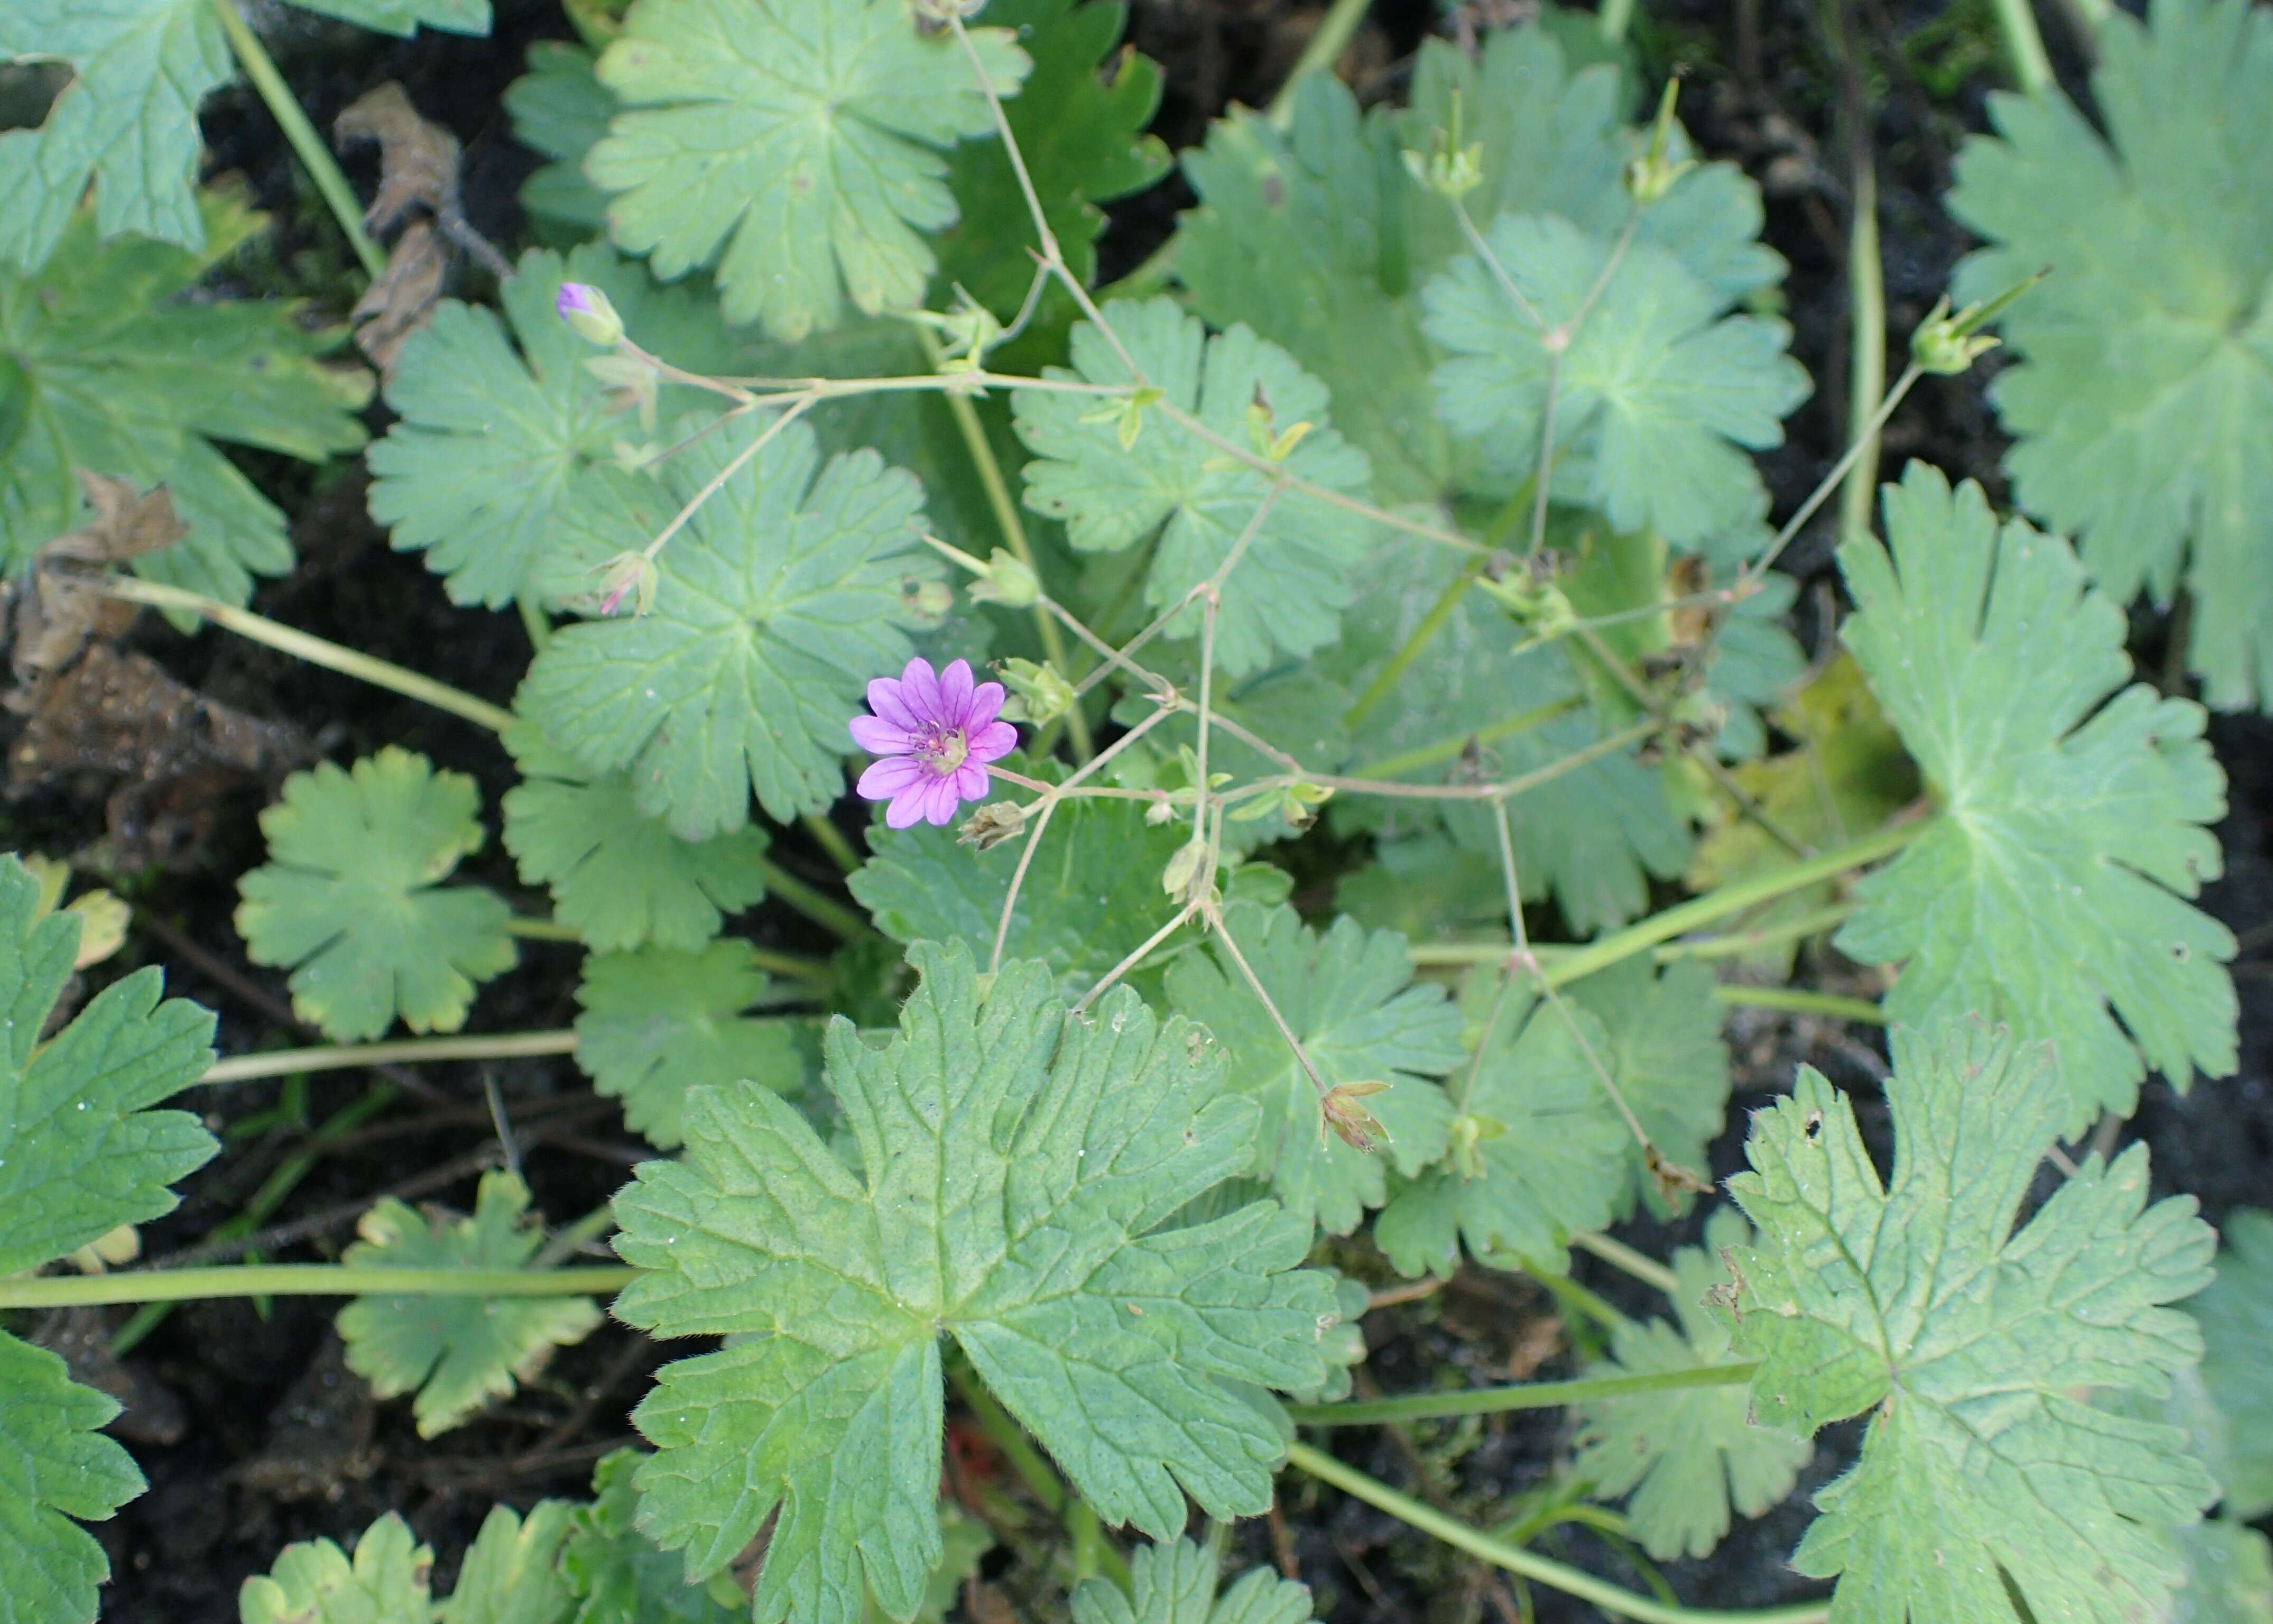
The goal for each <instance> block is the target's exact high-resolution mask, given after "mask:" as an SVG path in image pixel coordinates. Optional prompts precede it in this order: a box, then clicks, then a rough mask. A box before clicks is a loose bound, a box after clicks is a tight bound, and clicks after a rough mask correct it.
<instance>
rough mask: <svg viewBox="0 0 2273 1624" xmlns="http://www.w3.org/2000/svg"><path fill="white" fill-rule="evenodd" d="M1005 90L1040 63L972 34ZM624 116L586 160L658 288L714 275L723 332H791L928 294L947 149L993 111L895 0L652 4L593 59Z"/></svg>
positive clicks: (989, 76)
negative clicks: (742, 324)
mask: <svg viewBox="0 0 2273 1624" xmlns="http://www.w3.org/2000/svg"><path fill="white" fill-rule="evenodd" d="M970 34H971V43H972V45H973V46H974V47H975V48H976V49H977V52H978V55H979V66H980V67H981V69H983V71H985V73H986V82H987V83H988V84H991V85H992V86H994V90H995V92H996V94H998V95H1002V96H1010V95H1015V94H1017V89H1018V86H1019V83H1020V81H1022V80H1023V79H1024V78H1025V76H1026V72H1027V70H1028V68H1029V66H1030V65H1031V64H1030V63H1029V61H1028V59H1027V56H1026V54H1025V53H1024V51H1022V50H1020V49H1018V47H1017V46H1016V45H1015V44H1014V43H1012V42H1011V36H1010V35H1009V33H1008V32H1006V31H1005V30H1002V29H1000V28H993V27H986V28H972V29H971V31H970ZM599 79H600V82H601V83H602V84H603V85H604V86H607V87H608V88H609V89H610V90H611V91H613V92H614V93H615V94H616V95H617V97H618V98H619V100H620V101H621V102H623V104H624V106H625V108H626V109H627V110H626V111H624V112H621V113H619V114H618V115H617V116H616V117H615V120H614V122H613V123H612V124H611V126H610V130H609V133H608V135H607V137H606V139H604V140H602V141H601V142H600V143H599V144H598V145H597V146H596V147H593V148H592V150H591V153H590V154H589V156H588V157H587V158H586V159H585V161H584V172H585V173H586V174H587V175H589V176H590V177H592V179H593V180H594V181H595V182H596V183H597V184H599V185H600V187H601V188H602V189H603V190H604V191H606V192H612V193H615V194H617V195H616V196H614V197H613V198H612V199H611V201H610V202H609V205H608V224H609V229H610V231H611V234H612V235H613V236H614V237H615V240H616V241H617V242H618V243H619V244H621V245H622V246H623V247H625V248H626V249H628V250H629V251H631V252H634V253H642V254H647V255H649V256H650V258H651V259H652V261H653V264H654V266H655V271H656V275H658V276H660V277H663V278H664V279H665V280H666V281H668V280H671V279H673V278H676V277H679V276H680V275H683V274H686V272H687V271H689V270H692V269H694V267H697V266H703V265H715V267H716V274H717V278H718V288H719V292H720V297H721V298H722V299H723V301H724V307H725V312H726V319H727V320H730V321H737V322H739V321H750V320H762V321H763V322H764V323H765V326H766V330H767V331H768V332H769V333H771V334H773V335H775V336H776V337H779V338H785V339H799V338H802V337H804V336H805V335H806V334H807V333H809V332H811V331H812V330H814V328H815V327H834V326H835V325H836V322H837V320H839V319H840V318H841V317H842V315H843V314H844V302H845V300H846V299H847V298H848V297H849V298H850V299H851V303H852V304H853V305H854V306H855V307H856V308H858V309H859V310H861V311H864V312H868V313H870V314H874V312H877V311H880V310H885V309H893V308H903V307H906V306H911V305H916V304H918V303H919V302H920V301H921V299H922V297H923V293H924V284H925V282H926V281H927V280H928V279H929V278H930V275H931V273H932V269H933V267H934V258H933V254H932V251H931V248H930V246H929V245H928V244H926V242H925V241H924V237H923V234H924V233H926V232H929V231H936V230H938V229H941V227H943V226H946V225H949V224H951V223H952V222H954V220H955V218H956V207H955V195H954V193H953V192H950V191H949V188H948V185H947V170H948V161H947V159H946V157H945V156H944V155H943V153H942V150H941V149H943V148H946V147H952V146H953V145H954V144H955V143H956V141H957V140H960V139H968V138H970V137H972V136H978V135H982V134H985V133H986V132H989V131H991V130H992V129H993V128H994V118H993V115H992V113H991V111H990V110H989V109H988V107H987V102H986V94H984V91H983V90H982V88H981V86H980V84H979V79H978V77H977V75H976V74H975V73H974V72H973V71H972V67H971V62H970V60H969V59H968V58H967V57H966V56H965V55H964V51H963V49H962V48H961V47H960V46H959V45H958V44H957V43H956V40H955V38H954V37H953V36H952V34H949V33H948V31H946V30H944V29H941V28H936V27H932V28H926V27H922V26H919V22H918V19H917V18H916V16H915V14H914V12H913V11H912V10H911V8H910V7H909V6H908V4H906V3H905V0H644V3H643V4H641V5H640V6H639V7H638V8H637V10H635V11H633V12H632V13H631V14H630V15H629V16H628V17H627V18H626V19H625V26H624V32H623V34H622V35H621V36H620V37H619V39H618V40H617V41H615V43H614V44H612V45H611V46H610V47H609V48H608V49H607V50H606V51H605V52H604V53H603V54H602V56H601V57H600V64H599Z"/></svg>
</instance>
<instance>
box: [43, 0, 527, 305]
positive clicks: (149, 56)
mask: <svg viewBox="0 0 2273 1624" xmlns="http://www.w3.org/2000/svg"><path fill="white" fill-rule="evenodd" d="M297 3H298V4H301V5H303V6H304V7H305V8H306V9H307V10H309V11H320V12H324V13H326V15H329V16H333V17H339V18H343V19H346V20H347V21H349V22H354V23H361V24H362V25H363V26H365V27H369V28H383V29H385V30H386V31H387V32H388V33H390V34H409V33H410V32H411V31H412V29H413V28H414V27H416V26H417V25H419V24H421V23H424V24H425V25H426V26H428V27H431V28H445V29H449V30H452V31H453V32H456V33H461V34H484V33H487V32H488V29H489V5H488V0H297ZM10 59H15V60H24V59H42V60H49V61H59V62H62V63H64V64H68V65H69V67H70V68H71V82H70V83H69V84H67V85H65V86H64V89H63V93H62V94H60V95H58V96H57V97H56V100H55V104H54V106H53V107H51V108H50V109H49V111H48V116H47V118H46V120H45V121H44V122H43V123H41V124H39V125H37V126H35V127H34V128H31V129H27V130H10V131H6V132H0V244H5V247H6V254H7V257H9V258H11V259H14V261H15V262H16V263H17V264H18V265H20V266H24V267H32V266H34V265H38V264H39V263H40V262H41V261H42V260H44V259H47V257H48V255H49V252H50V251H51V250H52V249H53V248H54V247H55V245H56V242H57V241H58V240H60V239H61V238H62V237H63V236H64V233H65V231H66V230H67V229H69V222H70V221H71V214H72V213H73V211H74V210H76V209H77V208H78V207H79V202H80V200H81V199H83V198H84V197H85V196H86V192H87V189H88V187H89V186H90V185H91V186H93V188H94V218H95V226H96V229H98V230H99V231H100V232H101V235H102V236H104V237H116V236H117V235H119V234H120V233H122V232H132V233H135V234H137V235H139V236H142V237H155V238H157V239H158V240H159V241H161V242H164V243H171V244H178V245H179V246H181V247H183V248H186V249H190V250H191V251H195V250H197V249H199V248H202V247H204V246H205V244H206V229H205V222H203V221H201V220H200V219H199V209H198V202H197V198H196V193H195V188H194V184H193V183H194V182H195V180H196V177H197V165H198V104H199V102H202V101H204V100H205V98H206V94H208V93H209V92H211V91H213V90H215V89H218V88H219V87H220V86H221V84H222V82H223V81H224V80H226V79H229V76H230V74H231V72H232V71H233V68H234V64H233V63H232V61H231V59H230V56H229V43H228V40H227V38H226V36H225V35H224V34H222V33H221V22H220V19H218V18H217V17H216V16H215V15H214V11H213V8H212V6H211V5H210V4H208V3H207V0H102V3H101V4H89V0H10V4H9V5H8V7H7V11H6V12H5V14H4V15H0V62H4V61H7V60H10Z"/></svg>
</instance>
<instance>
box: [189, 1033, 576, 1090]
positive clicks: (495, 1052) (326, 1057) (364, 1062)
mask: <svg viewBox="0 0 2273 1624" xmlns="http://www.w3.org/2000/svg"><path fill="white" fill-rule="evenodd" d="M575 1048H576V1034H574V1032H570V1031H567V1030H565V1029H564V1030H561V1031H558V1032H505V1033H498V1034H485V1035H483V1036H479V1037H446V1038H402V1039H399V1040H397V1041H394V1042H392V1043H328V1044H325V1045H323V1046H322V1047H320V1048H316V1049H276V1050H273V1051H271V1052H269V1053H267V1054H259V1055H232V1056H229V1058H228V1059H226V1060H218V1061H215V1062H214V1064H213V1066H212V1067H211V1069H209V1070H208V1071H206V1074H205V1075H204V1076H203V1077H201V1078H199V1079H198V1081H199V1082H201V1083H248V1082H252V1081H254V1080H256V1079H260V1078H265V1077H298V1076H301V1075H304V1074H305V1073H307V1072H311V1071H347V1070H349V1069H350V1068H353V1067H356V1066H376V1065H391V1064H400V1063H403V1062H418V1061H427V1062H439V1061H446V1060H514V1059H520V1058H522V1057H524V1056H536V1055H566V1054H571V1053H574V1050H575Z"/></svg>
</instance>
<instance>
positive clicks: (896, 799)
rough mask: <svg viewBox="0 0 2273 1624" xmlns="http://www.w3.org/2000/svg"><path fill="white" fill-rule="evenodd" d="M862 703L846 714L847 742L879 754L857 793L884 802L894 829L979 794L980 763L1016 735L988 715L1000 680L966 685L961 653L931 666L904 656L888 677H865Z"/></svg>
mask: <svg viewBox="0 0 2273 1624" xmlns="http://www.w3.org/2000/svg"><path fill="white" fill-rule="evenodd" d="M868 708H869V709H870V710H871V711H874V712H875V713H876V714H875V715H874V716H856V717H854V718H852V722H851V728H852V739H853V742H855V743H856V744H858V745H859V747H860V748H862V749H864V750H866V751H867V752H868V754H870V755H871V756H881V757H882V758H883V759H882V760H881V761H879V762H877V763H875V764H874V766H872V767H870V768H869V769H868V771H866V772H864V773H862V774H861V775H860V793H861V794H863V795H865V796H866V797H867V798H868V799H869V800H870V801H890V802H891V803H892V804H891V805H890V806H889V807H887V808H885V809H884V822H885V823H887V824H889V826H890V827H892V828H894V829H905V828H906V827H908V825H909V824H911V823H915V822H916V821H917V820H918V819H922V820H924V821H926V822H928V823H946V822H947V821H948V820H949V818H951V817H953V816H955V808H956V807H957V806H958V805H959V804H961V803H962V802H964V801H978V800H980V799H981V798H983V797H984V796H985V795H986V763H988V762H991V761H994V760H995V759H997V758H998V757H1000V756H1007V755H1009V752H1010V748H1011V747H1012V746H1013V745H1015V744H1016V743H1017V742H1018V730H1017V729H1016V728H1015V727H1012V726H1010V724H1009V723H1008V722H1001V721H997V720H995V717H996V714H997V713H998V712H1000V711H1001V709H1002V685H1001V683H1000V682H981V683H978V684H976V685H975V686H974V685H973V684H972V682H971V665H970V662H969V661H967V660H957V661H956V662H955V663H954V664H953V665H949V667H948V668H947V669H946V670H945V671H942V672H939V673H934V672H933V670H932V668H931V662H930V661H929V660H923V659H911V660H910V661H909V662H908V668H907V669H906V670H905V671H904V672H902V673H900V674H899V676H898V678H897V679H896V680H895V679H893V678H891V677H878V678H877V679H876V680H874V682H871V683H870V684H868Z"/></svg>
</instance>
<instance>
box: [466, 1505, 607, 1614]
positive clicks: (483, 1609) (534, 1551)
mask: <svg viewBox="0 0 2273 1624" xmlns="http://www.w3.org/2000/svg"><path fill="white" fill-rule="evenodd" d="M574 1515H575V1507H573V1506H571V1505H570V1504H569V1503H568V1502H567V1501H566V1500H539V1501H537V1502H536V1505H534V1506H531V1507H529V1515H528V1516H527V1517H525V1518H524V1517H522V1516H521V1515H519V1514H518V1513H516V1512H515V1511H514V1509H513V1507H510V1506H493V1507H491V1508H490V1514H489V1515H488V1516H486V1517H484V1518H483V1519H482V1528H481V1532H480V1533H478V1534H476V1536H475V1537H474V1543H473V1545H472V1546H471V1547H470V1548H469V1550H468V1551H467V1552H466V1560H464V1561H463V1562H462V1563H461V1564H460V1566H459V1568H458V1582H457V1584H456V1586H455V1587H454V1589H453V1590H451V1591H450V1598H449V1599H448V1600H447V1601H445V1602H444V1603H443V1604H442V1605H441V1606H440V1607H439V1609H438V1610H437V1624H567V1620H568V1618H569V1615H570V1614H571V1613H574V1610H575V1605H576V1598H575V1597H574V1594H573V1593H572V1592H571V1591H570V1590H569V1588H568V1581H567V1578H566V1575H563V1574H562V1573H561V1571H560V1565H559V1564H560V1550H561V1546H562V1545H564V1544H565V1543H566V1540H567V1538H568V1534H569V1531H570V1529H571V1528H572V1527H573V1525H574V1524H573V1519H574Z"/></svg>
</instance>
